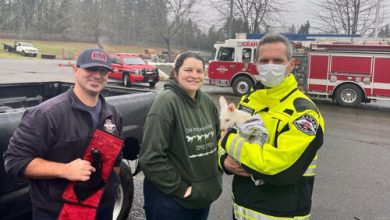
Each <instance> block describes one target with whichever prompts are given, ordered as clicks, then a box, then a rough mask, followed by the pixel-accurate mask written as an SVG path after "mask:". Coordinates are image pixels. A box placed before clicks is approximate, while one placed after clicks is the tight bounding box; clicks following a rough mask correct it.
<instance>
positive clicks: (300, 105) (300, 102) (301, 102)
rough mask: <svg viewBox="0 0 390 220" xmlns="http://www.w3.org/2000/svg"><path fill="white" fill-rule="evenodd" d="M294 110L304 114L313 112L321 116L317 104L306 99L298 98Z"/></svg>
mask: <svg viewBox="0 0 390 220" xmlns="http://www.w3.org/2000/svg"><path fill="white" fill-rule="evenodd" d="M294 108H295V110H296V111H297V112H303V111H305V110H309V109H310V110H313V111H315V112H316V113H317V114H319V111H318V108H317V106H316V105H315V104H313V103H312V102H310V101H309V100H307V99H305V98H297V99H295V100H294Z"/></svg>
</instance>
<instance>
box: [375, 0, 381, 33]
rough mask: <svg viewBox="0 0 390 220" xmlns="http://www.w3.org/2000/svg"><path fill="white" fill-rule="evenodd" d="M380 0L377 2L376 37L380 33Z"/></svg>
mask: <svg viewBox="0 0 390 220" xmlns="http://www.w3.org/2000/svg"><path fill="white" fill-rule="evenodd" d="M380 1H381V0H377V2H376V14H375V38H378V33H379V9H380Z"/></svg>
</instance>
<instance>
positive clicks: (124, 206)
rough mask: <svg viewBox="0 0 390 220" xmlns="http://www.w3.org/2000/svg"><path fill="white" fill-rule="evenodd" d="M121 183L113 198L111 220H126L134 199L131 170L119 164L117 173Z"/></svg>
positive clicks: (123, 164)
mask: <svg viewBox="0 0 390 220" xmlns="http://www.w3.org/2000/svg"><path fill="white" fill-rule="evenodd" d="M119 176H120V179H121V183H120V185H119V187H118V190H117V196H116V198H115V205H114V212H113V215H112V216H113V219H116V220H126V219H127V217H128V216H129V213H130V209H131V206H132V204H133V197H134V180H133V174H132V173H131V168H130V167H129V166H127V165H126V164H125V163H124V162H122V163H121V169H120V173H119Z"/></svg>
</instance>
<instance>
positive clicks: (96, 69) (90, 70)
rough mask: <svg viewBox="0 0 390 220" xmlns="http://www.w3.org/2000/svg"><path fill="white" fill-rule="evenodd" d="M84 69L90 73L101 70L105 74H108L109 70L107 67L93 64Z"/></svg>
mask: <svg viewBox="0 0 390 220" xmlns="http://www.w3.org/2000/svg"><path fill="white" fill-rule="evenodd" d="M84 69H85V70H86V71H87V72H89V73H95V72H100V73H101V74H103V75H107V74H108V71H109V70H108V69H107V68H104V67H99V66H92V67H88V68H84Z"/></svg>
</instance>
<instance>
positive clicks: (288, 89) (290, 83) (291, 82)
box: [264, 73, 298, 101]
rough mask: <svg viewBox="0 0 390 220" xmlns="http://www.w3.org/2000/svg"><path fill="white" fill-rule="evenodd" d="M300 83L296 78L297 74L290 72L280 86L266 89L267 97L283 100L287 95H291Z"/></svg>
mask: <svg viewBox="0 0 390 220" xmlns="http://www.w3.org/2000/svg"><path fill="white" fill-rule="evenodd" d="M297 86H298V83H297V81H296V80H295V76H294V75H293V74H292V73H290V74H289V75H288V76H287V77H286V79H285V80H284V81H283V82H281V83H280V84H279V85H278V86H275V87H273V88H267V89H264V91H265V94H266V95H267V97H269V98H271V99H279V100H281V101H283V100H284V99H285V98H286V97H287V96H289V95H290V94H291V93H292V92H293V91H295V90H296V89H297Z"/></svg>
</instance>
